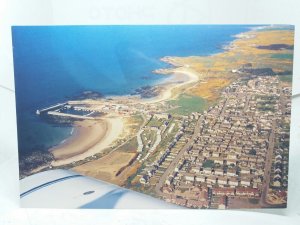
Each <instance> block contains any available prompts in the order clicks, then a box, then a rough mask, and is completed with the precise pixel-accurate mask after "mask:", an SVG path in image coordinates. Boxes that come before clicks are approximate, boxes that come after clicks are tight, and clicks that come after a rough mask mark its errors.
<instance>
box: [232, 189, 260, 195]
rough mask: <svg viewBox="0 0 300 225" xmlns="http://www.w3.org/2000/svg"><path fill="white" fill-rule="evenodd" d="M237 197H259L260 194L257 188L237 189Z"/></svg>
mask: <svg viewBox="0 0 300 225" xmlns="http://www.w3.org/2000/svg"><path fill="white" fill-rule="evenodd" d="M235 193H236V195H237V196H244V197H259V196H260V192H259V190H258V189H256V188H236V191H235Z"/></svg>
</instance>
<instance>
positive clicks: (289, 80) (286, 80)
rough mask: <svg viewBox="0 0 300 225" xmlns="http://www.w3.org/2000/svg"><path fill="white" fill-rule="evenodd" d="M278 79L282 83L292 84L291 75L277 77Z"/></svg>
mask: <svg viewBox="0 0 300 225" xmlns="http://www.w3.org/2000/svg"><path fill="white" fill-rule="evenodd" d="M279 79H280V80H281V81H283V82H288V83H292V81H293V76H292V75H281V76H279Z"/></svg>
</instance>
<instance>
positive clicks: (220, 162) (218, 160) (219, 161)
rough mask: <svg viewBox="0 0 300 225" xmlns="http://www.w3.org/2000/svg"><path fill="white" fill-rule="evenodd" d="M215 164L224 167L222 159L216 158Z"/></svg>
mask: <svg viewBox="0 0 300 225" xmlns="http://www.w3.org/2000/svg"><path fill="white" fill-rule="evenodd" d="M214 163H218V164H220V165H223V164H224V160H223V159H220V158H216V159H214Z"/></svg>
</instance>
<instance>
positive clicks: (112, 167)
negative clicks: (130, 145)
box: [72, 151, 135, 185]
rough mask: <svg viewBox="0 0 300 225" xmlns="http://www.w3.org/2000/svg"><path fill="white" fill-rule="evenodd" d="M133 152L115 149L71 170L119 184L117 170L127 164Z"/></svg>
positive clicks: (133, 155)
mask: <svg viewBox="0 0 300 225" xmlns="http://www.w3.org/2000/svg"><path fill="white" fill-rule="evenodd" d="M134 157H135V153H128V152H120V151H115V152H113V153H111V154H108V155H106V156H104V157H102V158H100V159H98V160H95V161H92V162H88V163H85V164H83V165H80V166H77V167H74V168H73V169H72V170H74V171H76V172H78V173H80V174H83V175H86V176H90V177H94V178H96V179H100V180H104V181H107V182H110V183H114V184H118V185H119V184H120V182H121V181H120V178H119V176H116V174H117V172H118V171H119V170H120V169H121V168H122V167H124V166H126V165H128V163H129V162H130V161H131V159H132V158H134Z"/></svg>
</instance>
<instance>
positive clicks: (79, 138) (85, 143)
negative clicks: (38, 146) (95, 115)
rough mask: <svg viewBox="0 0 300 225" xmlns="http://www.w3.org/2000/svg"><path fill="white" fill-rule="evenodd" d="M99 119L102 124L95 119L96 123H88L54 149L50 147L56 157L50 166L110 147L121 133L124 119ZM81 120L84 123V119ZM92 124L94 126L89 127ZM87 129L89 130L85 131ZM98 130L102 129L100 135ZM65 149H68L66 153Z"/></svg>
mask: <svg viewBox="0 0 300 225" xmlns="http://www.w3.org/2000/svg"><path fill="white" fill-rule="evenodd" d="M101 120H102V124H99V121H97V122H94V123H98V124H93V125H88V126H87V127H84V128H83V130H81V131H79V132H78V134H77V135H76V136H73V135H72V136H71V137H70V138H69V139H68V140H67V141H66V142H65V143H63V144H62V146H61V145H59V146H57V147H56V148H55V149H52V150H51V152H52V154H53V155H54V157H55V158H56V159H55V160H54V161H52V162H51V166H63V165H66V164H70V163H73V162H76V161H80V160H83V159H85V158H87V157H90V156H93V155H95V154H97V153H101V152H102V151H103V150H104V149H106V148H108V147H110V146H111V144H112V143H113V142H114V141H115V140H117V139H118V137H119V136H120V135H121V134H122V132H123V129H124V124H125V123H124V119H123V118H119V117H103V118H102V119H101ZM82 122H84V123H86V121H82ZM95 125H96V128H95ZM85 126H86V125H85ZM92 126H94V127H93V128H92V129H91V127H92ZM87 130H90V131H89V132H86V131H87ZM99 131H100V132H101V131H102V133H100V135H99ZM80 143H81V144H80ZM66 149H67V150H68V152H67V153H66ZM74 149H75V151H74ZM53 152H54V153H53Z"/></svg>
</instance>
